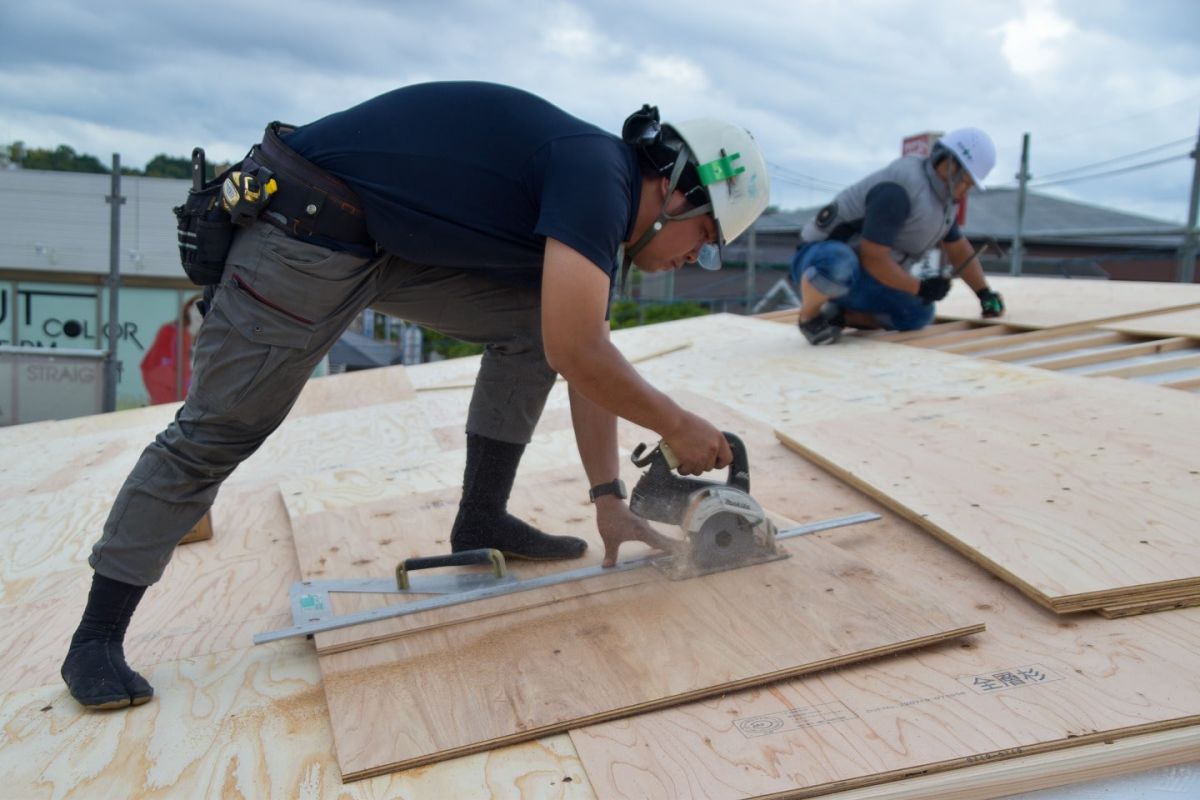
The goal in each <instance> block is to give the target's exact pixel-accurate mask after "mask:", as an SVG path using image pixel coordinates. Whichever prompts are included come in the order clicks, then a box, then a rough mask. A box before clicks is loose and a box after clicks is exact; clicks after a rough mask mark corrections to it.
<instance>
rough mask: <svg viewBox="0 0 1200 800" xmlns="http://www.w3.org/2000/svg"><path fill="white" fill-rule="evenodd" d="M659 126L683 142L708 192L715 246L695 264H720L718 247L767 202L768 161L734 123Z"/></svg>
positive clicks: (742, 228) (696, 121) (739, 231)
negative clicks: (714, 249)
mask: <svg viewBox="0 0 1200 800" xmlns="http://www.w3.org/2000/svg"><path fill="white" fill-rule="evenodd" d="M663 127H664V128H667V129H669V130H670V131H673V132H674V133H675V134H676V135H677V136H678V137H679V138H680V139H682V140H683V143H684V144H685V145H687V148H688V150H689V151H691V153H690V157H689V160H690V161H691V162H692V164H693V165H695V167H696V172H697V174H698V175H699V176H700V183H701V184H702V185H703V186H704V188H705V190H706V191H707V192H708V196H709V201H710V202H711V203H712V215H713V219H714V220H716V223H717V248H718V249H717V252H716V253H712V254H711V255H710V256H708V257H707V258H706V257H705V255H704V254H703V253H702V254H701V259H700V265H701V266H706V267H708V268H710V269H719V268H720V265H721V259H720V257H719V256H720V250H722V249H723V248H724V247H725V245H726V244H728V243H729V242H732V241H733V240H734V239H736V238H737V237H738V236H740V235H741V234H742V233H743V232H744V231H745V230H746V229H747V228H749V227H750V226H751V225H752V224H753V223H754V220H756V219H758V217H759V215H760V214H762V212H763V211H764V210H765V209H766V207H767V203H768V202H769V195H770V189H771V184H770V178H769V177H768V176H767V162H766V160H765V159H764V158H763V154H762V151H761V150H760V149H759V147H758V143H757V142H755V141H754V137H753V136H751V135H750V132H749V131H747V130H746V129H745V128H740V127H738V126H737V125H730V124H729V123H727V122H720V121H719V120H715V119H694V120H689V121H687V122H680V123H668V124H664V125H663ZM706 262H707V263H706ZM710 264H711V266H710Z"/></svg>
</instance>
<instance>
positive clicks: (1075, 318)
mask: <svg viewBox="0 0 1200 800" xmlns="http://www.w3.org/2000/svg"><path fill="white" fill-rule="evenodd" d="M988 285H990V286H991V287H992V288H993V289H995V290H996V291H998V292H1000V294H1002V295H1003V296H1004V306H1005V308H1004V316H1003V317H1001V318H999V319H998V320H996V321H997V322H1003V323H1007V324H1009V325H1017V326H1021V327H1033V328H1049V327H1054V326H1057V325H1072V324H1075V323H1079V322H1091V321H1101V320H1110V319H1116V318H1119V317H1128V316H1130V315H1138V314H1148V313H1154V312H1157V311H1164V310H1167V309H1179V308H1183V307H1186V306H1197V305H1200V285H1188V284H1180V283H1156V282H1152V281H1101V280H1083V279H1078V278H1075V279H1071V278H1041V277H1032V276H1021V277H1011V276H1007V275H988ZM937 315H938V316H939V317H941V318H945V319H978V318H979V298H977V297H976V296H975V293H974V292H972V291H971V289H970V287H968V286H967V285H966V284H965V283H963V282H962V281H955V282H954V287H953V288H952V289H951V291H950V294H949V295H947V296H946V299H945V300H943V301H942V302H940V303H938V304H937Z"/></svg>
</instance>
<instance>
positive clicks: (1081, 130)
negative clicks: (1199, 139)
mask: <svg viewBox="0 0 1200 800" xmlns="http://www.w3.org/2000/svg"><path fill="white" fill-rule="evenodd" d="M1197 100H1200V95H1192V96H1191V97H1181V98H1179V99H1178V100H1173V101H1171V102H1170V103H1164V104H1163V105H1161V106H1155V107H1153V108H1148V109H1146V110H1145V111H1138V112H1135V113H1133V114H1129V115H1128V116H1124V117H1119V118H1118V119H1113V120H1108V121H1107V122H1099V123H1097V124H1095V125H1092V126H1090V127H1087V128H1077V129H1075V130H1073V131H1068V132H1066V133H1060V134H1057V135H1055V136H1052V137H1049V138H1042V142H1043V143H1046V142H1057V141H1060V140H1062V139H1069V138H1071V137H1073V136H1079V135H1081V134H1084V133H1091V132H1092V131H1094V130H1099V129H1100V128H1107V127H1111V126H1113V125H1119V124H1121V123H1122V122H1128V121H1129V120H1131V119H1137V118H1138V117H1145V116H1149V115H1150V114H1155V113H1158V112H1159V111H1162V110H1164V109H1167V108H1173V107H1175V106H1178V105H1183V104H1184V103H1194V102H1196V101H1197Z"/></svg>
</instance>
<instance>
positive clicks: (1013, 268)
mask: <svg viewBox="0 0 1200 800" xmlns="http://www.w3.org/2000/svg"><path fill="white" fill-rule="evenodd" d="M1017 181H1018V187H1017V232H1016V233H1015V234H1014V235H1013V240H1012V248H1010V249H1009V251H1008V258H1009V264H1008V271H1009V273H1010V274H1012V275H1020V274H1021V259H1022V257H1023V256H1024V255H1025V253H1024V250H1025V243H1024V241H1022V239H1021V233H1022V232H1023V231H1024V228H1025V186H1026V184H1027V183H1028V182H1029V134H1028V133H1026V134H1025V135H1024V136H1023V137H1022V138H1021V171H1020V172H1018V173H1017Z"/></svg>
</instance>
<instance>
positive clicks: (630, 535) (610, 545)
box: [596, 495, 683, 567]
mask: <svg viewBox="0 0 1200 800" xmlns="http://www.w3.org/2000/svg"><path fill="white" fill-rule="evenodd" d="M596 527H597V528H598V529H599V531H600V539H601V540H602V541H603V542H604V566H606V567H613V566H616V563H617V551H618V550H620V548H621V543H622V542H645V543H646V544H648V545H650V546H651V547H653V548H655V549H657V550H665V551H666V552H668V553H674V552H676V551H677V550H678V549H679V547H681V546H682V545H683V542H680V541H678V540H676V539H672V538H671V537H669V536H663V535H662V534H661V533H659V532H658V531H656V530H654V528H652V527H650V525H649V524H648V523H647V522H646V520H644V519H642V518H641V517H639V516H638V515H637V514H634V513H633V512H632V511H630V510H629V506H627V505H625V501H623V500H622V499H621V498H619V497H613V496H611V495H610V496H607V497H600V498H597V499H596Z"/></svg>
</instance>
